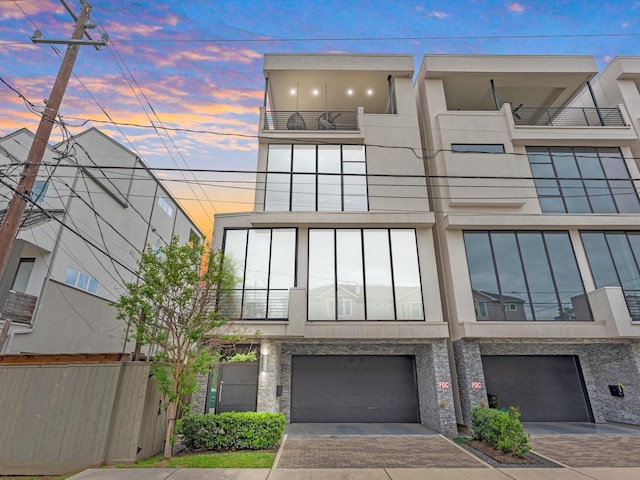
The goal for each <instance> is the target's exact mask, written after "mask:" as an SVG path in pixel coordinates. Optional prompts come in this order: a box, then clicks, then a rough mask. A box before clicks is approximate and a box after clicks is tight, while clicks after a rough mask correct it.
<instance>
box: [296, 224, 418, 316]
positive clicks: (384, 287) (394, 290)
mask: <svg viewBox="0 0 640 480" xmlns="http://www.w3.org/2000/svg"><path fill="white" fill-rule="evenodd" d="M308 300H309V314H308V315H309V320H354V321H361V320H423V319H424V311H423V306H422V285H421V282H420V267H419V263H418V251H417V244H416V234H415V230H412V229H310V230H309V280H308Z"/></svg>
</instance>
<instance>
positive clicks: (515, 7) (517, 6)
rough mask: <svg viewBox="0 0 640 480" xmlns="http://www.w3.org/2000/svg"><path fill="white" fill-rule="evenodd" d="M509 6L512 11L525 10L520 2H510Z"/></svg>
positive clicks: (519, 11) (520, 11)
mask: <svg viewBox="0 0 640 480" xmlns="http://www.w3.org/2000/svg"><path fill="white" fill-rule="evenodd" d="M507 8H508V9H509V10H511V11H512V12H516V13H522V12H524V6H523V5H522V4H520V3H510V4H509V5H508V6H507Z"/></svg>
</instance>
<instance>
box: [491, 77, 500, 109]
mask: <svg viewBox="0 0 640 480" xmlns="http://www.w3.org/2000/svg"><path fill="white" fill-rule="evenodd" d="M490 81H491V93H493V103H495V105H496V111H497V112H499V111H500V102H499V101H498V94H497V93H496V85H495V83H493V78H492V79H491V80H490Z"/></svg>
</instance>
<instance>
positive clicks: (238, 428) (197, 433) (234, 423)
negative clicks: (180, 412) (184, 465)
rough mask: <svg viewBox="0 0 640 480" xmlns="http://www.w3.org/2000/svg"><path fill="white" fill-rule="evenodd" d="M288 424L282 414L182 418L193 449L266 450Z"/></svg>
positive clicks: (249, 413)
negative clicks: (285, 424)
mask: <svg viewBox="0 0 640 480" xmlns="http://www.w3.org/2000/svg"><path fill="white" fill-rule="evenodd" d="M284 423H285V419H284V415H282V414H281V413H262V412H225V413H219V414H212V413H207V414H204V415H202V414H193V415H187V416H185V417H183V418H182V421H181V425H180V432H181V433H182V434H183V435H184V443H185V445H186V447H187V448H189V449H190V450H193V451H201V450H244V449H247V450H266V449H269V448H272V447H274V446H276V445H277V444H278V443H279V442H280V439H281V438H282V433H283V432H284Z"/></svg>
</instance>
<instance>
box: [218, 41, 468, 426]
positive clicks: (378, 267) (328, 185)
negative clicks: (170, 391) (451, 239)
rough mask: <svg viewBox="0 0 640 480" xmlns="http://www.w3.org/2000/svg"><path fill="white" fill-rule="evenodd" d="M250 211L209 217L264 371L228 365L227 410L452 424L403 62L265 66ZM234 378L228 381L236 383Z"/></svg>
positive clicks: (234, 301) (231, 298)
mask: <svg viewBox="0 0 640 480" xmlns="http://www.w3.org/2000/svg"><path fill="white" fill-rule="evenodd" d="M264 74H265V80H266V82H265V89H266V95H265V102H267V101H268V104H267V103H265V106H264V107H263V108H262V109H261V111H260V125H259V127H260V129H259V149H258V159H257V170H258V172H260V173H259V174H258V178H257V184H258V185H261V186H263V187H262V188H258V189H256V195H255V206H254V210H253V211H252V212H248V213H236V214H219V215H216V217H215V231H214V238H213V242H214V245H215V246H217V247H222V248H223V249H224V252H225V254H226V256H227V258H230V259H231V260H232V261H233V262H234V265H235V267H236V271H237V275H238V278H240V279H241V280H239V282H238V284H237V286H236V289H235V290H234V291H233V292H230V293H229V294H228V297H227V303H226V304H225V308H227V312H233V315H232V316H233V317H234V318H236V319H240V320H241V321H242V324H243V325H244V328H245V329H246V331H247V333H251V332H253V331H259V332H260V336H259V343H260V345H259V349H258V353H259V356H260V361H259V365H247V366H245V367H244V368H243V367H242V366H239V365H236V366H233V367H230V366H223V367H222V368H221V369H220V371H219V372H218V378H217V380H216V378H215V376H213V378H212V379H211V380H210V385H209V391H214V390H218V391H219V390H220V389H222V392H221V395H218V399H217V404H216V405H213V404H210V405H209V406H208V409H212V408H214V407H215V408H216V409H217V410H218V411H224V410H229V409H232V408H236V407H237V403H238V400H237V399H238V398H240V397H242V396H243V395H244V396H245V398H246V397H247V395H249V394H248V393H247V392H249V391H251V392H253V395H254V397H253V400H252V401H248V402H247V403H248V404H249V405H248V406H246V405H245V408H252V409H258V410H261V411H280V412H283V413H284V414H285V416H286V417H287V420H288V421H290V422H421V423H423V424H424V425H427V426H428V427H430V428H432V429H434V430H437V431H439V432H443V433H445V434H448V435H452V434H455V432H456V420H455V412H454V406H453V405H454V401H453V391H452V387H451V385H452V379H451V374H450V369H449V363H448V355H447V339H448V336H449V333H448V328H447V325H446V323H445V322H444V320H443V315H442V309H441V301H440V287H439V285H438V280H437V278H438V276H437V269H436V259H435V255H434V252H435V247H434V243H433V239H434V237H433V232H432V229H433V227H434V219H435V216H434V214H433V212H432V211H431V207H430V200H429V194H428V191H427V185H426V181H425V170H424V164H423V156H422V148H423V147H422V145H421V143H420V133H419V128H418V116H417V111H416V104H415V97H414V93H413V81H412V77H413V74H414V68H413V58H412V57H411V56H410V55H345V54H326V55H325V54H320V55H308V54H304V55H286V54H284V55H279V54H269V55H265V59H264ZM231 369H234V370H235V371H234V372H231V371H230V370H231Z"/></svg>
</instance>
